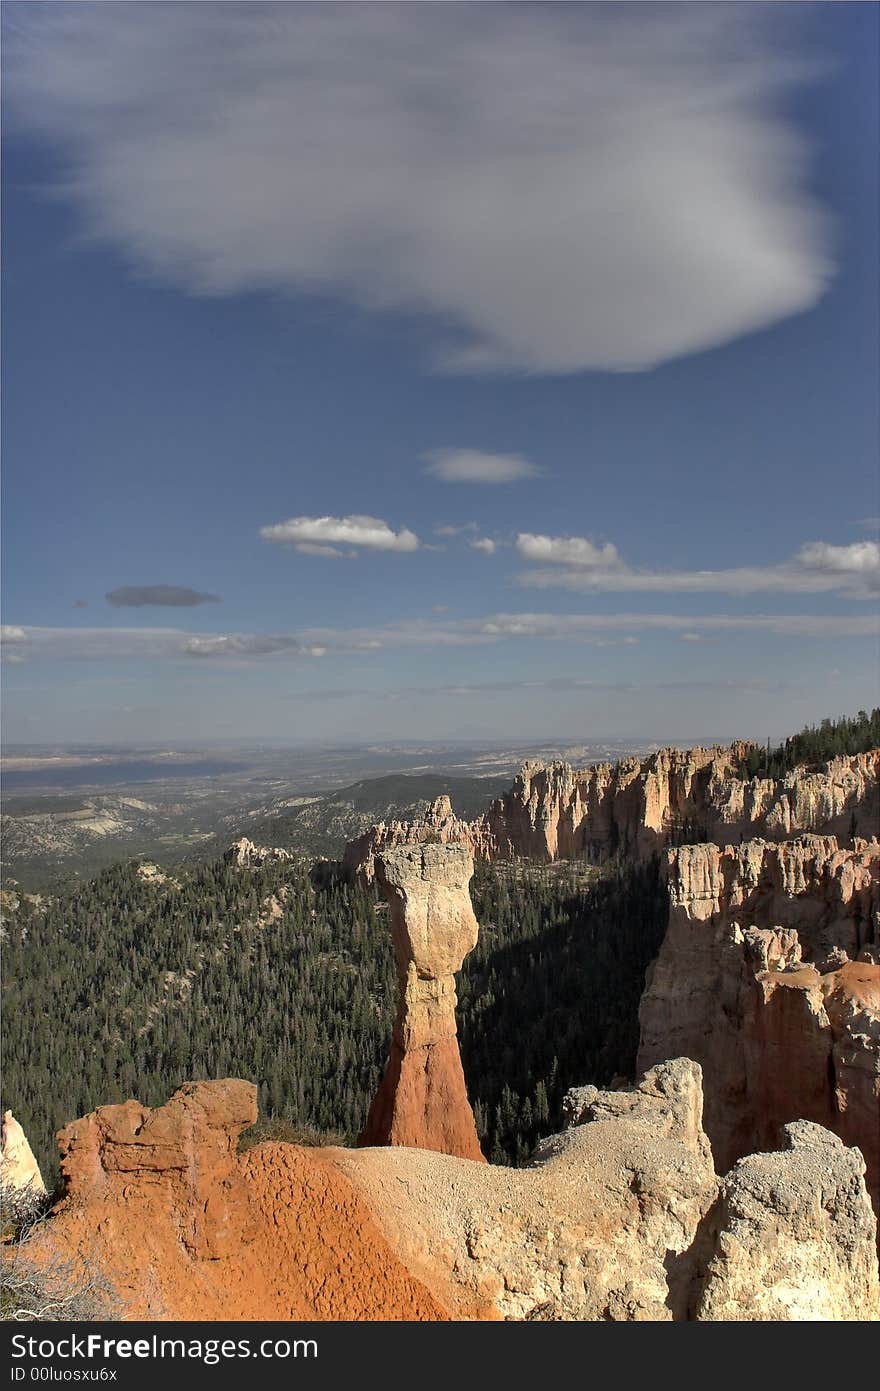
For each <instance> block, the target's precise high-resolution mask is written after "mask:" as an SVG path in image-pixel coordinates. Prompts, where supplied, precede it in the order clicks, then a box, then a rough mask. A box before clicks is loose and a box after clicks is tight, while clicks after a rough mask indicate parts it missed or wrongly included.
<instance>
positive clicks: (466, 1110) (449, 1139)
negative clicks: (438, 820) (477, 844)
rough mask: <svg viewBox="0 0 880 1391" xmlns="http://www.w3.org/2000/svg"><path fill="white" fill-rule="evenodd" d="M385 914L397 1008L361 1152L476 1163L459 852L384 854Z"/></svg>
mask: <svg viewBox="0 0 880 1391" xmlns="http://www.w3.org/2000/svg"><path fill="white" fill-rule="evenodd" d="M375 866H376V876H377V879H378V883H379V886H380V888H381V890H382V893H383V895H384V897H385V899H386V900H387V902H388V905H389V907H390V910H391V914H390V916H391V932H392V936H393V939H394V950H395V954H396V956H397V966H398V973H399V976H400V1000H399V1005H398V1012H397V1019H396V1021H395V1025H394V1034H393V1037H392V1043H391V1053H390V1055H389V1058H388V1063H387V1066H386V1068H385V1074H384V1076H383V1078H382V1082H381V1085H380V1087H379V1091H378V1092H377V1094H376V1096H375V1098H374V1100H373V1104H372V1106H371V1107H370V1114H369V1116H368V1118H367V1123H366V1126H365V1127H364V1130H363V1133H362V1134H361V1136H360V1140H359V1143H360V1144H361V1145H409V1146H411V1147H413V1148H415V1149H429V1150H439V1151H440V1152H441V1153H443V1154H457V1155H459V1156H460V1157H461V1158H463V1159H477V1160H482V1158H483V1154H482V1151H481V1150H480V1141H479V1138H478V1136H477V1128H476V1125H475V1123H474V1116H473V1112H472V1110H471V1107H470V1103H469V1101H468V1098H467V1089H466V1087H465V1080H464V1072H463V1071H462V1066H461V1056H460V1054H459V1051H458V1036H457V1030H456V1022H455V1004H456V993H455V972H456V971H458V970H460V969H461V965H462V962H463V961H464V958H465V957H466V956H467V954H468V952H469V951H471V950H472V949H473V948H474V947H475V946H476V944H477V934H478V932H479V927H478V925H477V920H476V918H475V917H474V910H473V908H472V906H471V900H470V893H469V889H468V886H469V884H470V881H471V878H472V877H473V872H474V862H473V860H472V858H471V856H470V854H469V853H468V852H467V850H466V849H465V848H464V847H463V846H460V845H413V846H403V847H400V848H398V849H396V850H388V851H386V852H384V854H383V855H381V856H380V857H378V858H377V859H376V862H375Z"/></svg>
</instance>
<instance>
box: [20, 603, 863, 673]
mask: <svg viewBox="0 0 880 1391" xmlns="http://www.w3.org/2000/svg"><path fill="white" fill-rule="evenodd" d="M435 613H436V617H433V618H423V619H406V620H402V621H399V622H395V623H387V624H384V625H381V626H378V627H372V628H304V629H302V630H300V631H299V632H296V633H280V634H279V633H190V632H184V631H182V630H180V629H176V628H39V627H29V626H26V625H25V626H21V627H19V626H14V625H7V626H6V627H5V628H4V629H3V630H2V632H0V638H2V647H3V651H4V653H6V654H9V653H13V654H15V655H16V656H17V657H20V658H27V659H28V660H39V659H46V660H65V659H69V660H95V661H98V660H107V661H113V660H123V659H129V658H147V659H149V660H151V661H156V660H161V659H177V660H179V659H189V658H226V659H229V660H236V661H256V660H259V661H262V660H266V659H273V658H280V657H285V656H287V657H295V658H313V657H321V656H325V655H326V656H332V655H334V654H335V655H342V654H349V655H354V654H361V655H363V656H365V657H366V656H369V654H375V653H379V652H382V651H384V650H385V649H407V648H423V647H434V648H438V647H480V646H485V645H487V644H488V645H492V644H497V643H503V642H509V641H514V642H515V641H522V640H532V639H541V640H547V641H552V642H563V643H566V642H567V643H573V644H578V645H581V644H584V643H586V644H588V645H593V646H600V647H607V646H612V645H614V646H617V645H621V646H630V645H632V644H634V643H635V642H637V641H638V637H637V634H639V633H657V634H664V633H668V634H672V635H675V636H678V635H686V636H684V640H685V641H694V640H695V637H697V636H701V635H703V634H707V635H709V636H713V635H715V634H717V633H719V632H725V633H731V634H733V633H741V634H743V635H748V634H771V635H774V636H779V637H788V638H802V639H820V640H826V641H829V640H832V639H836V638H866V637H870V638H873V639H876V638H877V637H878V636H880V616H877V615H864V616H860V615H850V614H847V615H831V614H726V613H720V614H719V613H716V614H701V615H694V614H673V613H568V614H554V613H496V614H490V615H487V616H485V617H482V618H449V617H448V616H447V615H445V614H443V613H442V612H440V611H439V610H435Z"/></svg>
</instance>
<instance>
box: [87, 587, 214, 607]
mask: <svg viewBox="0 0 880 1391" xmlns="http://www.w3.org/2000/svg"><path fill="white" fill-rule="evenodd" d="M106 598H107V602H108V603H110V604H113V605H114V606H115V607H116V608H129V609H143V608H169V609H186V608H194V607H195V606H196V605H198V604H219V603H220V595H219V594H200V593H199V591H198V590H197V589H187V588H186V587H185V586H182V585H178V584H127V585H123V586H122V588H121V589H111V590H110V593H109V594H108V595H107V596H106ZM74 607H75V608H85V604H83V603H82V601H81V600H78V601H77V603H76V604H75V605H74Z"/></svg>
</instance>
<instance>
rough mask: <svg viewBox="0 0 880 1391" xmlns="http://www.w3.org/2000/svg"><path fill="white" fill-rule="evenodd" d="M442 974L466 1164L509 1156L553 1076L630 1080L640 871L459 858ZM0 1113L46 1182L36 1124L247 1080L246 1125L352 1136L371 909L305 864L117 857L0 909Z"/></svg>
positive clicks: (550, 1095)
mask: <svg viewBox="0 0 880 1391" xmlns="http://www.w3.org/2000/svg"><path fill="white" fill-rule="evenodd" d="M472 893H473V899H474V905H475V908H476V912H477V917H478V919H479V921H480V924H481V934H480V941H479V945H478V946H477V948H476V949H475V951H474V952H473V953H472V954H471V956H470V957H469V958H468V960H467V962H466V963H465V968H464V970H463V971H462V973H461V976H460V978H459V996H460V1004H459V1011H458V1014H459V1031H460V1034H461V1048H462V1058H463V1063H464V1068H465V1074H466V1077H467V1081H468V1088H469V1093H470V1096H471V1100H472V1102H473V1105H474V1111H475V1115H476V1118H477V1124H478V1128H479V1131H480V1136H481V1140H482V1143H483V1147H484V1151H485V1153H486V1155H487V1157H489V1158H491V1159H492V1160H493V1161H495V1162H498V1163H511V1164H520V1163H522V1162H523V1161H524V1160H525V1159H526V1158H527V1157H528V1155H529V1153H530V1152H531V1150H532V1148H533V1147H534V1144H535V1143H536V1141H537V1140H538V1139H539V1138H540V1137H541V1136H542V1135H545V1134H548V1133H550V1132H552V1130H553V1129H554V1128H558V1125H559V1123H560V1104H561V1099H562V1095H563V1094H564V1092H565V1091H566V1089H567V1088H568V1087H570V1086H572V1085H580V1084H583V1083H587V1082H594V1083H597V1084H599V1085H607V1084H609V1083H610V1082H611V1081H612V1079H613V1078H614V1077H615V1076H617V1075H624V1076H631V1075H632V1073H633V1069H634V1064H635V1052H636V1045H637V1040H638V1025H637V1017H636V1014H637V1007H638V1000H639V996H640V994H641V990H642V986H643V980H644V973H645V969H646V967H647V965H648V963H649V961H650V960H651V959H652V958H653V957H654V956H655V955H656V952H657V950H658V947H659V944H660V941H661V939H662V936H663V931H664V927H665V919H666V903H665V896H664V895H663V894H662V892H661V891H660V886H659V869H658V866H657V864H653V863H652V864H647V865H630V866H625V867H624V866H622V865H610V866H606V867H604V868H603V869H602V870H601V871H599V870H585V869H584V867H583V866H523V865H518V866H504V865H500V866H495V867H490V866H479V867H478V869H477V873H476V875H475V878H474V881H473V885H472ZM5 933H6V940H5V943H4V977H3V1006H4V1008H3V1020H4V1059H5V1066H4V1081H3V1106H4V1107H6V1106H8V1107H11V1108H12V1110H13V1111H14V1112H15V1114H16V1116H17V1117H18V1118H19V1119H20V1120H21V1122H22V1124H23V1126H24V1128H25V1130H26V1132H27V1134H28V1136H29V1138H30V1140H31V1143H32V1145H33V1147H34V1150H35V1152H36V1154H37V1157H38V1160H39V1162H40V1164H41V1166H42V1167H43V1171H44V1174H45V1176H46V1179H47V1182H49V1183H50V1184H51V1183H52V1182H54V1181H55V1180H56V1179H57V1151H56V1146H55V1142H54V1133H55V1131H56V1130H57V1129H58V1128H59V1127H60V1126H62V1125H63V1124H65V1123H67V1122H68V1121H70V1120H72V1119H74V1118H75V1117H77V1116H80V1115H84V1114H86V1113H87V1112H88V1111H90V1110H93V1109H94V1108H95V1107H96V1106H99V1105H104V1104H106V1103H109V1102H115V1101H122V1100H125V1099H126V1098H128V1097H135V1098H137V1099H138V1100H139V1101H142V1102H144V1103H145V1104H147V1105H150V1106H156V1105H159V1104H161V1103H162V1102H164V1101H165V1100H166V1099H167V1098H168V1096H169V1095H170V1094H171V1092H172V1091H173V1090H174V1089H175V1087H177V1086H179V1085H180V1084H181V1083H182V1082H184V1081H188V1080H191V1079H199V1078H217V1077H228V1076H236V1077H245V1078H249V1079H251V1080H253V1081H254V1082H256V1083H258V1085H259V1105H260V1122H259V1123H258V1127H257V1128H256V1130H255V1132H254V1133H255V1134H256V1135H257V1136H259V1135H273V1134H274V1135H277V1136H279V1137H282V1138H290V1139H299V1140H301V1141H303V1142H307V1143H308V1142H315V1141H316V1140H319V1139H320V1140H321V1141H323V1142H325V1143H327V1142H336V1143H352V1142H353V1141H354V1140H355V1138H356V1136H357V1133H358V1131H359V1129H360V1127H361V1125H362V1124H363V1122H364V1120H365V1118H366V1114H367V1109H368V1107H369V1103H370V1100H371V1098H372V1096H373V1093H374V1091H375V1089H376V1086H377V1084H378V1081H379V1077H380V1075H381V1070H382V1068H383V1066H384V1061H385V1057H386V1055H387V1051H388V1046H389V1041H390V1036H391V1026H392V1021H393V1014H394V1008H395V1001H396V977H395V966H394V959H393V953H392V947H391V940H390V933H389V930H388V923H387V912H386V910H385V908H384V906H383V905H381V904H379V903H377V902H376V900H375V898H374V897H373V896H372V895H371V894H369V893H367V892H365V891H363V890H360V889H356V888H348V887H344V886H339V885H337V886H334V887H331V888H329V889H327V890H322V891H320V892H316V891H315V890H314V889H313V888H312V886H311V884H310V882H309V878H308V874H307V870H306V867H305V865H296V864H291V863H288V864H280V865H279V864H270V865H267V866H265V867H263V868H260V869H245V868H237V867H235V866H233V865H230V864H228V863H226V862H225V861H223V860H218V861H216V862H214V863H213V864H210V865H207V866H199V867H196V868H194V869H192V870H191V871H189V872H188V873H187V874H185V875H181V876H178V878H177V879H173V880H172V879H167V880H165V881H164V882H160V881H158V880H156V879H154V878H151V877H149V875H147V874H145V873H144V872H143V871H142V869H141V868H140V867H139V865H138V863H137V862H131V863H128V864H120V865H117V866H115V867H113V868H111V869H108V870H106V871H104V872H102V873H101V874H99V875H98V876H97V877H96V878H95V879H94V880H92V881H90V882H89V883H87V884H85V885H76V886H74V887H71V888H70V889H68V890H65V891H63V892H61V893H59V894H58V895H57V896H54V897H53V898H51V899H49V900H44V901H43V902H39V901H38V902H34V901H33V900H30V899H28V898H23V899H22V901H21V903H20V904H19V906H18V907H17V908H16V909H15V910H14V912H12V913H11V914H10V915H9V916H8V917H7V919H6V923H5Z"/></svg>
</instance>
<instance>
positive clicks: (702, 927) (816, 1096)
mask: <svg viewBox="0 0 880 1391" xmlns="http://www.w3.org/2000/svg"><path fill="white" fill-rule="evenodd" d="M668 885H669V894H670V915H669V926H668V928H667V932H666V936H665V938H664V941H663V944H662V946H661V949H660V953H659V955H658V957H657V960H656V961H655V962H654V963H653V965H652V966H651V967H650V968H649V971H648V977H647V981H646V988H645V992H644V995H643V996H642V1001H641V1005H640V1009H639V1020H640V1030H641V1038H640V1047H639V1055H638V1066H639V1068H646V1067H650V1066H651V1065H652V1064H654V1063H655V1062H657V1061H658V1060H659V1059H661V1058H664V1057H669V1056H670V1055H673V1054H678V1053H683V1054H686V1055H687V1056H688V1057H690V1058H693V1059H695V1060H696V1061H697V1062H699V1063H700V1065H701V1067H702V1068H703V1073H704V1079H705V1089H706V1120H705V1124H706V1131H707V1133H708V1135H709V1138H710V1140H711V1142H712V1148H713V1152H714V1154H715V1160H716V1166H717V1167H718V1169H719V1172H723V1171H724V1170H726V1169H728V1168H729V1167H730V1166H731V1165H732V1164H733V1163H734V1161H735V1160H737V1159H739V1158H740V1157H741V1156H742V1155H745V1154H748V1153H749V1152H750V1151H752V1150H755V1149H775V1148H776V1147H777V1145H778V1144H779V1141H780V1135H781V1132H782V1128H783V1126H784V1125H785V1124H786V1123H787V1122H790V1121H797V1120H804V1121H813V1122H816V1123H818V1124H820V1125H822V1126H825V1127H827V1128H828V1129H829V1130H831V1131H834V1132H835V1133H836V1134H837V1135H839V1136H840V1138H841V1139H842V1140H843V1141H844V1142H845V1143H846V1144H848V1145H858V1146H859V1148H860V1149H861V1151H862V1153H863V1155H864V1157H865V1160H866V1164H867V1174H868V1189H869V1192H870V1193H871V1195H872V1198H873V1201H874V1203H875V1205H876V1206H878V1207H880V946H878V942H880V931H878V923H880V844H878V842H877V841H871V842H866V841H861V840H857V841H856V843H855V847H854V848H852V849H846V848H841V847H840V846H838V844H837V841H836V840H835V839H834V837H831V836H815V835H808V836H802V837H799V838H797V839H795V840H792V841H788V842H784V843H779V844H772V843H769V842H767V841H764V840H754V841H749V842H746V843H745V844H742V845H738V846H727V847H720V846H716V845H688V846H682V847H680V848H679V849H677V850H671V851H669V852H668Z"/></svg>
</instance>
